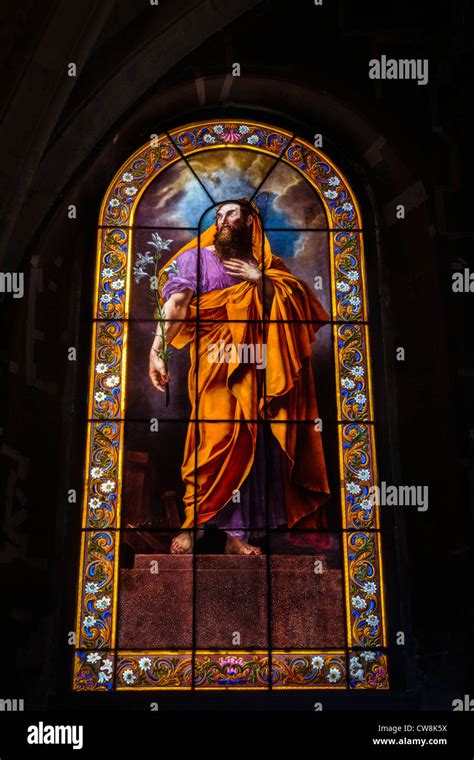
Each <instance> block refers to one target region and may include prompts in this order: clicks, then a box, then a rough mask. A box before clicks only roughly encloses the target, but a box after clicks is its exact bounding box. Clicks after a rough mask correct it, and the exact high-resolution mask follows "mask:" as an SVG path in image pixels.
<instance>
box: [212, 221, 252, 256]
mask: <svg viewBox="0 0 474 760" xmlns="http://www.w3.org/2000/svg"><path fill="white" fill-rule="evenodd" d="M214 247H215V249H216V253H217V255H218V256H219V258H220V259H251V258H252V227H251V226H248V225H246V224H245V225H242V226H241V227H231V226H230V225H224V226H223V227H221V229H220V230H216V234H215V235H214Z"/></svg>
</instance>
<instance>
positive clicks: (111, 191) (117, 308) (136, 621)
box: [73, 121, 388, 690]
mask: <svg viewBox="0 0 474 760" xmlns="http://www.w3.org/2000/svg"><path fill="white" fill-rule="evenodd" d="M219 213H220V217H219ZM232 214H234V215H235V216H236V218H238V220H239V223H238V224H237V223H236V224H235V226H234V227H233V230H234V231H233V232H232V230H231V227H232ZM226 220H227V221H226ZM246 225H247V226H246ZM235 229H238V230H240V231H239V232H238V233H235ZM234 234H235V235H237V237H235V238H234V237H232V236H233V235H234ZM363 234H364V227H363V222H362V219H361V215H360V211H359V207H358V204H357V200H356V198H355V197H354V194H353V192H352V190H351V188H350V186H349V184H348V182H347V180H346V179H345V177H344V176H343V175H342V174H341V172H340V171H339V170H338V169H337V167H336V166H335V165H334V164H333V163H332V162H331V160H330V159H329V158H328V157H327V156H326V155H324V154H323V153H322V152H321V151H320V150H319V149H318V148H315V147H313V146H312V145H311V144H309V143H307V142H306V141H305V140H303V139H300V138H298V137H297V136H295V135H291V134H289V133H288V132H286V131H285V130H282V129H278V128H275V127H272V126H269V125H265V124H261V123H254V122H250V121H240V122H234V123H226V122H223V121H220V122H219V121H207V122H202V123H199V124H192V125H188V126H185V127H181V128H179V129H176V130H173V131H171V132H170V133H167V134H163V135H160V136H159V137H158V138H156V139H155V140H153V141H152V142H151V143H148V144H146V145H145V146H143V147H142V148H140V149H139V150H137V151H136V153H135V154H134V155H133V156H131V158H130V159H129V160H127V161H126V162H125V164H124V165H123V166H122V167H121V168H120V170H119V171H118V172H117V174H116V175H115V177H114V179H113V181H112V182H111V184H110V186H109V188H108V191H107V193H106V195H105V198H104V202H103V204H102V208H101V210H100V218H99V226H98V243H97V274H96V283H95V300H94V315H93V320H92V355H91V365H90V389H89V421H88V437H87V450H86V453H85V479H84V501H83V523H82V543H81V560H80V568H79V584H78V604H77V649H76V651H75V667H74V684H73V688H74V689H75V690H114V689H115V690H122V689H130V690H140V689H184V690H202V689H222V688H224V689H226V688H227V689H282V688H290V689H308V688H324V689H353V688H359V689H360V688H362V689H374V688H375V689H380V688H384V689H385V688H388V674H387V668H388V662H387V659H388V656H387V640H386V620H385V614H384V593H385V591H384V583H383V578H382V557H381V551H382V547H381V543H382V542H381V531H380V522H379V515H378V505H377V504H376V503H375V502H374V499H373V496H372V491H371V487H372V486H374V485H376V484H377V466H376V445H375V431H376V421H375V419H374V404H373V398H372V379H371V364H370V351H369V331H370V318H369V310H368V302H367V288H366V281H365V269H364V245H363ZM226 236H229V239H228V240H227V238H226ZM226 240H227V242H226ZM229 240H230V243H229ZM237 240H238V241H239V243H238V244H237V242H236V241H237ZM239 246H240V247H239ZM246 246H247V247H246ZM226 251H230V254H229V255H227V254H226ZM236 251H243V252H244V253H242V255H239V254H236ZM245 251H246V253H245ZM229 262H230V263H229ZM182 293H185V294H188V295H187V302H186V310H185V311H184V312H183V316H182V317H180V318H179V319H177V318H176V317H174V319H173V320H171V321H170V319H169V317H167V318H166V319H165V316H163V315H165V314H168V312H165V304H166V303H167V302H168V301H169V299H171V298H172V296H173V294H178V295H179V294H182ZM178 301H179V299H178ZM178 301H177V303H178ZM177 308H178V307H177ZM173 313H174V314H177V313H179V312H173ZM171 324H174V325H175V328H176V329H175V331H174V337H173V338H172V340H170V341H167V340H164V336H165V333H166V330H167V329H168V328H169V327H170V325H171ZM157 334H158V343H157V344H156V345H159V346H160V351H161V352H164V353H162V355H160V357H159V358H161V359H162V360H163V361H164V362H165V366H166V368H167V370H169V374H170V377H171V379H170V380H169V382H168V383H164V384H163V387H162V391H164V392H159V390H157V389H156V387H153V384H152V382H151V378H150V376H149V361H150V355H152V356H154V355H155V354H156V351H155V354H153V352H152V351H151V350H150V349H151V347H152V344H153V345H155V337H156V335H157ZM165 337H166V336H165ZM160 341H161V342H160ZM165 349H166V350H165ZM211 357H212V358H211ZM160 366H161V365H160ZM165 386H166V387H165ZM183 531H184V533H183ZM186 531H187V532H186ZM183 536H184V538H183Z"/></svg>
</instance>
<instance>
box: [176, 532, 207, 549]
mask: <svg viewBox="0 0 474 760" xmlns="http://www.w3.org/2000/svg"><path fill="white" fill-rule="evenodd" d="M203 535H204V530H202V529H201V530H198V531H196V540H197V541H199V540H200V539H201V538H202V537H203ZM193 543H194V534H193V531H192V530H182V531H181V533H178V535H177V536H175V537H174V538H173V540H172V542H171V547H170V552H171V554H191V552H192V550H193Z"/></svg>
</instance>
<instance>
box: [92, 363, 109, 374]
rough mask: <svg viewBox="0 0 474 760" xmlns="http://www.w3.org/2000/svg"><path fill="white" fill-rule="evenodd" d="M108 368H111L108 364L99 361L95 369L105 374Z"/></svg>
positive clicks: (98, 372)
mask: <svg viewBox="0 0 474 760" xmlns="http://www.w3.org/2000/svg"><path fill="white" fill-rule="evenodd" d="M108 368H109V367H108V365H107V364H103V363H99V364H96V365H95V371H96V372H97V374H98V375H103V374H104V372H107V370H108Z"/></svg>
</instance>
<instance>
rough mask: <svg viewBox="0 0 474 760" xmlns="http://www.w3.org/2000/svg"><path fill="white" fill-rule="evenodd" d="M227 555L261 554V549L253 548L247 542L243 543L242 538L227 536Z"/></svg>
mask: <svg viewBox="0 0 474 760" xmlns="http://www.w3.org/2000/svg"><path fill="white" fill-rule="evenodd" d="M225 553H226V554H261V553H262V551H261V549H259V548H258V546H251V545H250V544H247V543H246V542H245V541H241V540H240V538H236V537H235V536H231V535H230V534H229V533H228V534H227V542H226V545H225Z"/></svg>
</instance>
